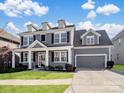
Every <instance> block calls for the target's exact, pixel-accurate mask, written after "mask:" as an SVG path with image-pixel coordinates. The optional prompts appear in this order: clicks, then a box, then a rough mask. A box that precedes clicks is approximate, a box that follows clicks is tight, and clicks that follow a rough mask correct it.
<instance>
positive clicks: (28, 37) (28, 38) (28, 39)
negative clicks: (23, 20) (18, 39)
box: [23, 35, 33, 46]
mask: <svg viewBox="0 0 124 93" xmlns="http://www.w3.org/2000/svg"><path fill="white" fill-rule="evenodd" d="M30 37H32V42H33V36H32V35H28V36H23V46H28V45H30ZM24 38H27V44H24Z"/></svg>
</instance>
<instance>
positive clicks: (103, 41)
mask: <svg viewBox="0 0 124 93" xmlns="http://www.w3.org/2000/svg"><path fill="white" fill-rule="evenodd" d="M85 32H86V30H77V31H75V35H74V46H75V47H76V46H84V45H82V41H81V38H80V37H81V35H83V34H84V33H85ZM96 32H98V33H99V34H101V37H100V39H99V45H112V42H111V40H110V39H109V37H108V35H107V33H106V31H105V30H97V31H96ZM99 45H98V46H99Z"/></svg>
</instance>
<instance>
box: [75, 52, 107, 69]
mask: <svg viewBox="0 0 124 93" xmlns="http://www.w3.org/2000/svg"><path fill="white" fill-rule="evenodd" d="M106 60H107V55H106V54H80V55H76V56H75V61H76V67H77V68H101V69H102V68H105V66H106Z"/></svg>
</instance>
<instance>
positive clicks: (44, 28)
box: [42, 22, 51, 30]
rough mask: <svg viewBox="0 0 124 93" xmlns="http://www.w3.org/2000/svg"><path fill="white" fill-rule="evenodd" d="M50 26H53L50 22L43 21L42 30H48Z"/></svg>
mask: <svg viewBox="0 0 124 93" xmlns="http://www.w3.org/2000/svg"><path fill="white" fill-rule="evenodd" d="M50 28H51V26H50V25H49V24H48V22H43V23H42V30H48V29H50Z"/></svg>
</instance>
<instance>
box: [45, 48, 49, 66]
mask: <svg viewBox="0 0 124 93" xmlns="http://www.w3.org/2000/svg"><path fill="white" fill-rule="evenodd" d="M46 66H49V52H48V50H46Z"/></svg>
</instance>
